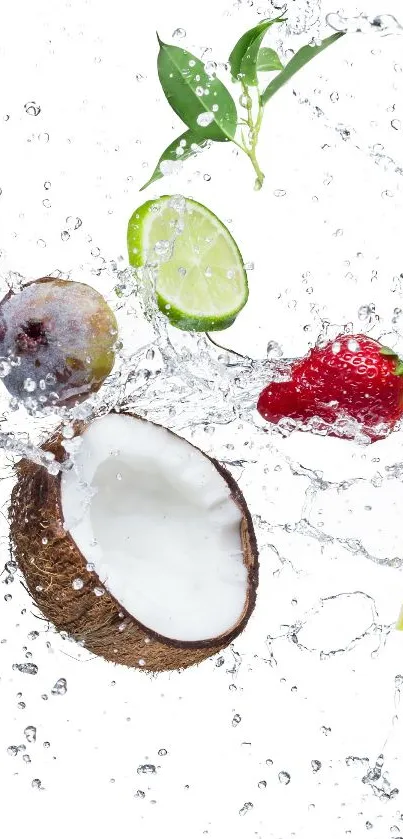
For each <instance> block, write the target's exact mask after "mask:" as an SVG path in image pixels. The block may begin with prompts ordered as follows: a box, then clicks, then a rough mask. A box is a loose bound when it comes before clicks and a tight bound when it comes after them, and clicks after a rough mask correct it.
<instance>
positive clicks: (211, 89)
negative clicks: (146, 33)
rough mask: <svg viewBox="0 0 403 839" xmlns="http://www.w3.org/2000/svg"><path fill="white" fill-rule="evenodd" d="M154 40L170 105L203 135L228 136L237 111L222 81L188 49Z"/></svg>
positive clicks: (159, 67) (220, 137)
mask: <svg viewBox="0 0 403 839" xmlns="http://www.w3.org/2000/svg"><path fill="white" fill-rule="evenodd" d="M158 41H159V45H160V51H159V55H158V75H159V80H160V82H161V85H162V89H163V91H164V93H165V96H166V98H167V99H168V102H169V104H170V106H171V108H172V109H173V110H174V111H175V113H176V114H177V115H178V117H180V118H181V120H182V121H183V122H184V123H185V125H187V126H188V128H190V129H191V130H193V131H197V132H198V133H199V136H200V134H202V136H203V137H204V139H206V140H207V139H208V140H217V141H220V142H222V141H226V140H232V139H233V137H234V135H235V131H236V125H237V113H236V106H235V102H234V100H233V98H232V96H231V94H230V93H229V91H228V90H227V88H226V87H225V85H223V83H222V82H220V80H219V79H216V78H211V76H208V75H207V73H206V71H205V69H204V64H203V62H202V61H200V59H199V58H196V56H194V55H192V53H191V52H187V50H183V49H181V47H175V46H170V45H169V44H163V43H162V41H160V39H158Z"/></svg>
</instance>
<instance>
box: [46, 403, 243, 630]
mask: <svg viewBox="0 0 403 839" xmlns="http://www.w3.org/2000/svg"><path fill="white" fill-rule="evenodd" d="M61 504H62V513H63V517H64V527H65V528H66V530H67V531H68V532H69V533H70V536H71V538H72V539H73V541H74V542H75V544H76V546H77V547H78V548H79V550H80V552H81V554H82V555H83V557H84V559H85V561H86V562H87V563H92V564H93V569H94V571H95V573H96V574H97V576H98V577H99V579H100V580H101V582H102V583H103V585H104V586H105V588H106V589H107V590H108V591H109V592H110V594H111V595H112V596H113V597H115V599H116V600H117V601H118V602H119V604H121V606H122V607H123V608H124V610H125V611H126V612H128V613H129V615H131V616H132V617H133V618H135V619H136V620H137V621H138V622H139V623H141V624H143V625H144V626H145V627H147V628H149V629H150V630H152V631H154V632H156V633H158V634H160V635H162V636H164V637H165V638H168V639H172V640H176V641H178V642H183V643H185V642H198V641H204V640H210V639H214V638H218V637H219V636H222V635H224V634H227V633H229V632H231V630H232V629H233V628H235V627H236V626H237V625H238V623H239V621H240V620H241V618H242V617H243V615H244V612H245V608H246V605H247V599H248V573H247V568H246V566H245V563H244V557H243V549H242V542H241V521H242V512H241V510H240V508H239V507H238V505H237V503H236V502H235V500H234V498H233V497H232V495H231V490H230V488H229V487H228V484H227V483H226V481H225V479H224V478H223V477H222V475H221V474H220V473H219V472H218V471H217V469H216V467H215V466H214V464H213V463H212V462H211V461H210V460H209V458H208V457H207V456H206V455H204V454H203V453H202V452H200V451H199V450H198V449H196V448H194V447H193V446H191V445H190V443H188V442H186V441H185V440H183V439H181V438H179V437H176V436H174V435H173V434H171V433H170V432H169V431H167V430H166V429H164V428H161V427H159V426H156V425H153V424H151V423H149V422H146V421H144V420H140V419H137V418H135V417H129V416H122V415H114V414H110V415H108V416H105V417H101V418H99V419H97V420H95V421H94V422H92V423H91V425H89V426H88V427H87V429H86V430H85V431H84V433H83V434H82V436H81V438H80V443H79V446H78V449H77V452H76V454H75V457H74V467H73V469H71V470H70V471H69V472H65V473H64V474H63V476H62V481H61Z"/></svg>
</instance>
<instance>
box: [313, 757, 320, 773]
mask: <svg viewBox="0 0 403 839" xmlns="http://www.w3.org/2000/svg"><path fill="white" fill-rule="evenodd" d="M311 767H312V772H319V769H321V768H322V764H321V762H320V760H311Z"/></svg>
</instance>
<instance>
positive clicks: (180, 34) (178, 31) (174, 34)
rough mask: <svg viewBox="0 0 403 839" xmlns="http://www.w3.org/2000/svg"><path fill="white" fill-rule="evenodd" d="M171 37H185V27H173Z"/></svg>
mask: <svg viewBox="0 0 403 839" xmlns="http://www.w3.org/2000/svg"><path fill="white" fill-rule="evenodd" d="M172 37H173V38H177V39H178V40H179V39H182V38H186V29H182V27H181V26H179V27H178V29H174V31H173V32H172Z"/></svg>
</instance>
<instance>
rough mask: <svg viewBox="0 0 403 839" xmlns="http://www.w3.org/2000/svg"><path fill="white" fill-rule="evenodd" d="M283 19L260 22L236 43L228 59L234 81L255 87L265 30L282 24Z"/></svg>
mask: <svg viewBox="0 0 403 839" xmlns="http://www.w3.org/2000/svg"><path fill="white" fill-rule="evenodd" d="M284 21H285V18H283V17H276V18H274V19H273V20H262V22H261V23H259V24H258V25H257V26H254V27H253V29H249V30H248V32H245V34H244V35H242V37H241V38H240V39H239V41H237V43H236V44H235V46H234V49H233V50H232V52H231V55H230V57H229V59H228V61H229V66H230V70H231V74H232V76H233V78H234V79H242V81H244V82H245V84H249V85H256V84H257V75H256V65H257V60H258V55H259V50H260V46H261V43H262V40H263V38H264V36H265V34H266V32H267V30H268V29H269V28H270V27H271V26H273V24H274V23H283V22H284Z"/></svg>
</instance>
